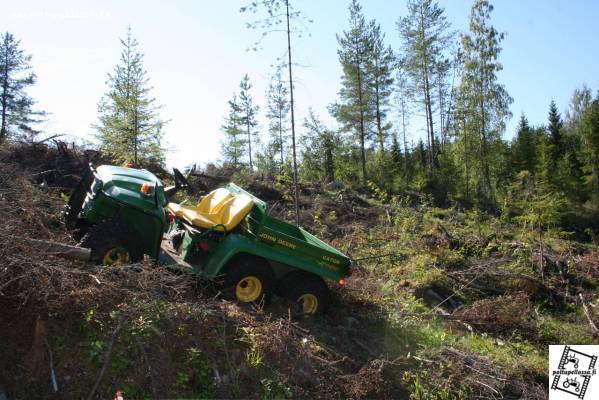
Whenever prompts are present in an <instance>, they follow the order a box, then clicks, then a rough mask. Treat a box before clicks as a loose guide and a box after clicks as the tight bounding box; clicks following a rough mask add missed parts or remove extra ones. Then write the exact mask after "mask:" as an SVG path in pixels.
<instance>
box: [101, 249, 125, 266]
mask: <svg viewBox="0 0 599 400" xmlns="http://www.w3.org/2000/svg"><path fill="white" fill-rule="evenodd" d="M129 260H130V256H129V251H128V250H127V249H125V248H124V247H113V248H112V249H110V250H108V251H107V252H106V253H105V254H104V256H103V257H102V264H104V265H125V264H128V263H129Z"/></svg>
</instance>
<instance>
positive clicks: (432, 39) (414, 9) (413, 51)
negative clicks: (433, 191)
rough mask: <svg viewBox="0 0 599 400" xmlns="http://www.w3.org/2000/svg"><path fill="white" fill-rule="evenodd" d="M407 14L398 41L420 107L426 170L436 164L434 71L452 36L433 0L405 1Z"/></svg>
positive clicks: (441, 12)
mask: <svg viewBox="0 0 599 400" xmlns="http://www.w3.org/2000/svg"><path fill="white" fill-rule="evenodd" d="M407 7H408V15H407V16H406V17H403V18H400V19H399V21H398V22H397V28H398V31H399V34H400V37H401V40H402V48H403V64H404V66H405V68H406V71H407V72H408V74H409V76H410V78H411V81H412V84H413V86H414V92H415V93H417V94H418V95H419V96H420V98H421V100H422V102H423V103H422V104H423V106H424V114H425V117H426V131H427V142H428V147H429V151H428V157H429V159H428V167H429V170H432V169H433V168H436V167H438V158H437V155H438V149H437V144H436V136H435V129H434V122H433V118H434V117H433V112H434V107H435V101H434V99H433V90H434V85H435V82H436V78H435V73H436V72H437V71H438V66H439V65H440V63H441V60H442V59H443V51H444V49H445V48H447V45H448V43H449V42H450V40H451V38H452V34H451V32H450V31H449V27H450V24H449V22H447V19H446V18H445V15H444V13H443V9H442V8H441V7H439V5H438V4H437V2H435V1H433V0H408V2H407Z"/></svg>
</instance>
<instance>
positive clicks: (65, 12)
mask: <svg viewBox="0 0 599 400" xmlns="http://www.w3.org/2000/svg"><path fill="white" fill-rule="evenodd" d="M247 3H248V1H239V0H226V1H225V0H223V1H207V0H195V1H194V0H171V1H159V0H144V1H141V0H127V1H123V0H102V1H99V0H88V1H75V0H71V1H67V0H53V1H47V0H21V1H14V0H11V1H8V0H0V6H1V7H0V8H1V9H2V13H0V31H9V32H11V33H13V34H14V35H15V37H16V38H17V39H20V40H21V46H22V48H23V49H25V51H26V52H27V53H29V54H31V55H32V56H33V58H32V66H33V70H34V71H35V73H36V75H37V78H38V81H37V83H36V85H35V86H33V87H31V88H30V89H29V93H30V95H31V96H32V97H33V98H34V99H36V101H37V108H38V109H41V110H44V111H46V112H48V116H47V121H46V122H44V123H43V124H42V125H41V126H40V127H41V128H42V129H43V130H44V132H46V133H47V134H57V133H63V134H66V135H68V136H65V137H66V138H68V139H73V140H77V141H89V142H92V143H93V142H94V129H93V127H92V125H93V124H94V123H95V122H97V116H98V114H97V104H98V101H99V100H100V98H101V97H102V95H103V94H104V93H105V92H106V78H107V74H108V73H109V72H111V71H112V70H113V69H114V66H115V65H116V63H117V62H118V59H119V53H120V50H121V48H120V42H119V38H122V37H124V36H125V34H126V31H127V27H128V26H130V27H131V29H132V32H133V35H134V37H135V38H136V39H137V40H138V42H139V44H140V49H141V51H142V52H143V53H144V54H145V58H144V65H145V68H146V70H147V72H148V77H149V78H150V83H151V85H152V87H153V90H152V94H153V96H154V97H155V98H156V99H157V102H158V103H159V104H160V105H162V109H161V116H162V118H163V119H166V120H168V121H169V123H168V125H167V127H166V129H165V143H166V144H167V147H168V153H167V164H169V165H170V166H177V167H184V166H187V165H190V164H193V163H198V164H204V163H207V162H214V161H218V160H219V150H220V140H221V137H222V133H221V129H220V127H221V125H222V123H223V118H224V116H225V115H226V113H227V101H228V100H229V99H230V98H231V96H232V94H233V93H234V92H236V91H238V85H239V82H240V80H241V78H242V77H243V75H244V74H246V73H247V74H248V75H249V76H250V78H251V80H252V82H253V83H254V87H253V91H252V94H253V96H254V99H255V100H256V103H257V104H259V105H260V106H261V114H262V116H261V118H260V122H261V126H262V131H266V121H265V119H264V117H263V114H264V110H265V105H266V102H265V96H264V93H265V91H266V87H267V85H268V76H269V74H270V73H271V72H272V66H273V64H275V63H276V59H277V57H283V56H285V55H286V53H285V45H286V42H285V37H284V36H283V35H282V34H280V33H273V34H271V35H269V36H267V37H266V38H265V39H264V40H263V41H262V42H261V47H262V49H260V50H258V51H247V48H248V47H250V46H252V44H253V43H254V42H255V41H256V40H257V39H258V38H259V32H256V31H252V30H248V29H247V28H246V27H245V24H246V22H249V21H251V20H252V16H251V15H248V14H246V13H240V12H239V8H240V7H241V6H243V5H245V4H247ZM348 3H349V0H326V1H325V0H295V1H294V4H295V5H296V8H298V9H300V10H302V11H303V13H304V14H305V15H306V16H307V17H309V18H311V19H312V20H313V23H311V24H308V25H307V26H306V27H305V28H304V34H303V35H302V37H294V38H293V56H294V62H295V63H296V64H297V65H296V66H295V70H294V71H295V72H294V74H295V78H296V92H295V95H296V105H297V108H296V116H297V120H298V121H299V122H300V123H299V124H298V127H299V128H298V134H299V135H301V134H302V128H301V121H302V120H303V119H304V117H305V116H306V115H307V113H308V109H309V107H312V108H313V109H314V111H315V112H316V113H317V114H318V115H319V116H320V117H321V118H322V119H323V120H324V121H325V122H326V123H327V124H328V125H329V126H331V127H335V121H334V120H333V119H332V118H331V117H330V115H328V112H327V106H328V105H329V104H330V103H332V102H334V101H335V99H336V96H337V92H338V91H339V88H340V76H341V67H340V65H339V62H338V57H337V48H338V45H337V41H336V36H335V35H336V34H337V33H341V32H342V31H343V30H344V29H346V27H347V18H348V11H347V5H348ZM439 3H440V5H441V6H442V7H444V8H445V12H446V15H447V18H448V20H449V21H450V22H451V24H452V27H453V29H455V30H457V31H459V32H463V31H466V30H467V29H468V18H469V15H470V7H471V5H472V0H441V1H439ZM494 4H495V10H494V12H493V14H492V24H493V25H494V26H495V27H496V28H497V29H498V30H499V31H503V32H507V37H506V39H505V41H504V42H503V51H502V53H501V56H500V61H501V62H502V64H503V66H504V70H503V71H502V72H501V73H500V75H499V79H500V82H501V83H503V84H504V85H505V86H506V88H507V90H508V92H509V93H510V95H511V96H512V97H513V99H514V102H513V104H512V105H511V111H512V113H513V117H512V119H511V120H510V121H509V122H508V125H507V129H506V132H505V134H504V137H505V139H509V138H510V137H511V136H512V135H513V134H514V131H515V129H516V124H517V120H518V118H519V116H520V114H521V113H524V114H525V115H526V117H527V118H528V120H529V122H530V123H531V124H533V125H537V124H543V123H545V121H546V119H547V112H548V106H549V102H550V101H551V100H552V99H553V100H555V101H556V103H557V105H558V107H559V109H560V110H561V111H562V112H563V111H564V110H565V109H566V108H567V105H568V102H569V98H570V96H571V94H572V91H573V90H574V89H575V88H577V87H580V86H581V85H582V84H583V83H586V84H587V85H588V86H589V87H591V89H593V91H596V90H597V89H599V51H598V47H597V46H598V43H599V42H598V39H599V24H597V23H596V17H597V15H599V1H596V0H572V1H564V0H562V1H557V0H496V1H494ZM362 5H363V10H364V14H365V16H366V18H367V19H376V20H377V22H379V23H380V25H381V27H382V30H383V31H384V32H385V33H386V39H387V42H388V43H389V44H390V45H391V46H393V47H394V48H399V46H400V40H399V37H398V34H397V29H396V21H397V19H398V18H399V17H401V16H404V15H405V13H406V7H405V1H398V0H395V1H391V0H387V1H386V0H363V1H362ZM419 126H420V125H419V124H418V123H417V122H414V123H413V124H412V126H411V129H410V136H409V139H410V140H412V141H414V142H415V141H417V140H418V138H419V137H420V136H421V135H422V132H421V129H420V127H419Z"/></svg>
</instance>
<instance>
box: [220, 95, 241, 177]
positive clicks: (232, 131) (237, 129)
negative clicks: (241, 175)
mask: <svg viewBox="0 0 599 400" xmlns="http://www.w3.org/2000/svg"><path fill="white" fill-rule="evenodd" d="M221 129H222V131H223V133H224V134H225V137H224V139H223V142H222V144H221V155H222V157H223V161H224V162H225V163H228V164H231V165H233V166H234V167H239V166H240V165H241V160H242V159H243V157H244V156H245V153H246V147H245V146H246V139H245V133H244V132H243V130H242V126H241V107H240V106H239V103H238V101H237V95H236V94H233V98H232V99H231V100H229V114H228V115H227V117H226V118H225V123H224V124H223V126H222V128H221Z"/></svg>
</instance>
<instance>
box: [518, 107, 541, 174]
mask: <svg viewBox="0 0 599 400" xmlns="http://www.w3.org/2000/svg"><path fill="white" fill-rule="evenodd" d="M537 162H538V160H537V140H536V137H535V132H534V130H533V129H532V128H531V127H530V126H529V125H528V120H527V119H526V117H525V116H524V114H522V115H521V116H520V121H519V122H518V130H517V132H516V136H515V137H514V141H513V144H512V165H513V168H514V169H515V172H520V171H528V172H529V173H530V174H531V175H533V176H534V173H535V170H536V168H537Z"/></svg>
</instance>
